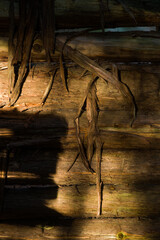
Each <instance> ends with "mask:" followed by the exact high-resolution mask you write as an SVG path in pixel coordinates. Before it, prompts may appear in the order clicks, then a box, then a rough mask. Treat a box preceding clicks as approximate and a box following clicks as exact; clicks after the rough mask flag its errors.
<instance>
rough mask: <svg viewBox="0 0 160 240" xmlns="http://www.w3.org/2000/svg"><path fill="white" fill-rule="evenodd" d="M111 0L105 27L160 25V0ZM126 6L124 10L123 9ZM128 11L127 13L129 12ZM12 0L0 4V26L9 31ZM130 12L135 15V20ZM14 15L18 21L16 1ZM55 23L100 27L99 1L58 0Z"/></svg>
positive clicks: (106, 5)
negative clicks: (123, 0)
mask: <svg viewBox="0 0 160 240" xmlns="http://www.w3.org/2000/svg"><path fill="white" fill-rule="evenodd" d="M121 3H123V2H121V1H116V0H110V1H108V2H107V1H104V2H102V6H101V7H102V9H103V13H102V14H103V15H104V25H105V27H106V28H107V27H118V26H122V27H124V26H126V27H128V26H136V25H137V26H159V23H160V13H159V12H160V7H159V1H158V0H152V1H149V0H134V1H130V0H125V2H124V4H121ZM124 5H125V7H124ZM125 8H127V9H128V11H126V9H125ZM8 9H9V0H1V2H0V27H1V29H4V30H5V29H6V28H7V27H8V25H9V19H8ZM128 12H131V13H132V15H134V17H135V20H136V22H135V20H134V19H133V18H132V17H131V16H130V14H129V13H128ZM15 15H16V17H17V18H18V3H17V1H15ZM55 21H56V27H57V29H59V28H67V29H69V28H83V27H85V28H86V27H99V28H100V27H101V13H100V2H99V1H97V0H88V1H86V0H81V1H73V0H65V1H64V0H55Z"/></svg>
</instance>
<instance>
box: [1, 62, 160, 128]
mask: <svg viewBox="0 0 160 240" xmlns="http://www.w3.org/2000/svg"><path fill="white" fill-rule="evenodd" d="M41 66H42V64H39V65H36V67H35V69H34V68H32V70H31V71H30V74H29V76H28V78H27V80H26V82H25V84H24V87H23V90H22V94H21V96H20V98H19V100H18V101H17V104H16V105H15V107H12V108H7V107H5V108H2V109H1V110H0V114H1V119H2V118H3V119H6V120H5V121H4V120H3V119H2V120H1V128H8V126H9V124H12V130H13V131H14V129H15V130H16V128H18V127H20V128H22V129H24V128H26V129H27V127H29V126H30V127H32V128H33V127H34V128H35V127H36V126H37V127H38V125H39V127H43V126H45V124H48V125H47V126H48V127H49V126H50V128H52V127H54V125H55V126H57V123H58V118H62V121H60V123H61V124H60V126H62V125H63V126H64V127H66V128H67V127H68V128H69V129H73V128H74V118H75V116H76V114H77V112H78V108H79V106H80V103H81V101H82V99H83V94H84V92H85V89H86V87H87V84H88V82H89V81H90V78H91V75H90V74H87V75H86V76H84V77H82V78H81V79H78V78H79V76H80V75H81V73H82V72H83V69H82V68H80V67H76V66H72V67H69V68H68V88H69V93H67V92H65V89H64V88H63V85H62V82H61V80H60V76H59V71H57V74H56V77H55V80H54V83H53V86H52V89H51V92H50V95H49V97H48V99H47V101H46V103H45V105H44V106H43V108H42V107H41V106H40V105H38V104H40V103H41V100H42V97H43V94H44V92H45V89H46V87H47V85H48V83H49V80H50V76H48V71H50V74H52V71H53V69H52V68H51V69H50V70H49V69H48V68H46V69H45V67H43V68H42V67H41ZM7 74H8V72H7V70H4V71H1V72H0V76H1V85H0V91H1V95H0V103H1V105H3V103H5V102H6V103H7V101H8V86H7V84H6V78H7ZM33 74H34V76H33ZM77 79H78V80H77ZM121 80H122V81H123V82H124V83H126V84H127V86H128V87H129V88H130V90H131V92H132V94H133V96H134V97H135V101H136V104H137V107H138V113H137V118H136V121H135V122H134V127H135V128H136V127H142V128H143V127H144V125H148V131H150V130H151V129H153V128H154V127H155V128H156V129H157V130H156V131H158V125H154V124H159V119H160V109H159V74H158V73H157V74H154V73H153V74H152V73H148V72H146V73H145V72H144V71H143V72H141V71H126V70H125V71H121ZM79 86H81V87H80V88H79ZM96 86H97V95H98V99H99V109H100V115H99V125H100V127H117V128H119V127H126V126H127V127H128V126H129V124H130V122H131V120H132V112H131V110H130V105H129V104H128V103H126V102H125V99H123V97H122V95H121V94H120V92H119V91H118V90H116V89H114V87H113V86H111V85H110V84H108V85H107V84H106V83H105V82H104V81H103V80H102V79H99V80H98V81H97V84H96ZM39 111H40V112H39ZM38 112H39V113H38ZM34 114H35V115H34ZM47 116H48V117H47ZM16 118H17V119H19V121H18V122H19V124H17V125H16V124H13V123H12V122H11V121H12V119H16ZM43 118H44V120H43ZM52 118H54V121H53V120H52ZM62 122H63V123H62ZM104 123H105V124H104ZM81 126H83V127H84V128H86V127H87V121H86V116H85V113H84V114H83V115H82V118H81ZM117 130H118V129H117Z"/></svg>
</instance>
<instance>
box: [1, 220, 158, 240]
mask: <svg viewBox="0 0 160 240" xmlns="http://www.w3.org/2000/svg"><path fill="white" fill-rule="evenodd" d="M15 224H16V225H12V224H11V223H6V224H0V239H16V240H22V239H25V240H29V239H33V240H37V239H39V240H44V239H70V240H74V239H80V240H82V239H91V240H92V239H93V240H96V239H100V240H105V239H108V240H113V239H115V240H121V239H129V240H135V239H137V240H142V239H144V240H148V239H152V240H155V239H158V238H159V234H160V231H159V222H158V220H157V219H156V220H151V219H149V220H148V219H129V218H127V219H89V220H87V219H77V220H70V219H64V220H62V219H61V220H60V221H58V220H57V221H55V222H52V224H49V223H48V221H47V222H41V223H40V224H37V225H36V226H35V225H34V222H30V226H26V222H25V221H20V222H15ZM93 230H94V231H93ZM7 237H8V238H7Z"/></svg>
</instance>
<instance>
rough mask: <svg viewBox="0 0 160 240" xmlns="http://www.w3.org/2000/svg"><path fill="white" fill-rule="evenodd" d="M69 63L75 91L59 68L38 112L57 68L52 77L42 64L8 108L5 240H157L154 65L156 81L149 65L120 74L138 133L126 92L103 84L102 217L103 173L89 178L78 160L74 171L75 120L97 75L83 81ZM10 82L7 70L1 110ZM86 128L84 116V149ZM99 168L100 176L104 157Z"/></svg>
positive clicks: (159, 178) (4, 126) (4, 124)
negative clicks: (99, 210)
mask: <svg viewBox="0 0 160 240" xmlns="http://www.w3.org/2000/svg"><path fill="white" fill-rule="evenodd" d="M67 64H68V66H69V68H68V87H69V93H67V92H66V91H65V90H64V87H63V83H62V81H61V79H60V75H59V70H58V71H57V73H56V76H55V80H54V83H53V86H52V89H51V91H50V94H49V97H48V98H47V101H46V103H45V104H44V106H43V107H42V106H40V105H39V103H41V100H42V97H43V94H44V92H45V89H46V87H47V85H48V82H49V80H50V75H51V74H52V73H53V72H54V69H55V66H54V65H52V67H50V69H49V68H48V67H45V65H43V64H40V63H39V64H37V65H36V66H35V65H34V66H35V67H33V68H32V70H31V72H30V74H29V77H28V78H27V81H26V82H25V84H24V88H23V91H22V95H21V97H20V98H19V100H18V102H17V104H16V105H15V107H12V108H10V107H4V108H1V109H0V146H1V151H0V161H1V163H2V164H3V162H4V161H5V159H6V148H7V149H9V150H10V154H9V162H8V163H9V164H8V173H7V182H6V183H5V186H4V201H3V206H2V210H3V211H2V212H1V213H0V219H1V225H0V239H5V238H6V239H7V238H8V239H12V240H13V239H22V238H23V239H30V238H32V239H37V238H38V239H46V238H53V239H54V238H55V239H67V238H68V239H97V238H98V239H106V238H107V239H118V240H120V239H129V240H132V239H139V240H140V239H144V240H148V239H153V240H154V239H157V238H158V236H159V214H160V208H159V206H160V200H159V199H160V198H159V190H160V184H159V183H160V174H159V173H160V164H159V159H160V148H159V146H160V144H159V143H160V122H159V119H160V110H159V73H158V70H157V68H156V66H154V67H155V69H154V73H152V69H151V66H148V65H147V66H144V65H143V67H142V69H141V67H140V66H139V67H138V69H137V71H136V70H135V67H131V66H130V65H129V66H124V65H123V66H121V67H120V68H119V69H121V70H120V75H121V81H123V82H124V83H126V84H127V85H128V86H129V88H130V90H131V91H132V93H133V95H134V97H135V100H136V103H137V106H138V115H137V118H136V120H135V122H134V124H133V127H132V128H131V127H130V126H129V123H130V120H131V119H130V118H131V112H130V106H129V104H127V103H126V102H125V100H124V99H123V97H122V96H121V94H120V92H119V91H118V90H115V89H114V88H113V87H112V86H111V85H110V84H106V83H105V82H104V81H103V80H102V79H99V80H98V81H97V83H96V88H97V95H98V100H99V103H98V104H99V108H100V112H99V122H98V126H99V129H100V134H101V138H102V142H103V143H104V144H103V152H102V176H101V177H102V181H103V183H104V186H103V201H102V218H100V219H96V218H95V216H96V213H97V192H96V174H91V173H90V172H88V171H86V170H85V168H84V166H83V164H82V161H81V159H80V158H78V159H77V161H76V162H75V164H74V166H73V167H72V168H71V169H70V171H69V172H67V170H68V169H69V167H70V166H71V164H72V163H73V161H74V159H75V157H76V155H77V153H78V146H77V141H76V137H75V127H74V121H73V120H74V118H75V116H76V115H77V111H78V109H79V105H80V103H81V101H82V98H83V95H84V91H85V89H86V87H87V84H88V82H89V81H90V79H91V75H90V74H89V73H86V75H85V76H83V77H82V78H80V79H79V76H80V75H81V73H82V72H83V69H82V68H80V67H78V66H75V65H74V66H73V64H72V63H68V62H67ZM103 64H104V65H105V64H107V63H104V62H103ZM1 65H2V66H3V67H5V66H6V63H5V62H1ZM42 66H43V68H42ZM118 66H120V65H118ZM48 70H49V71H48ZM48 72H49V73H48ZM155 72H156V73H155ZM7 74H8V71H7V70H2V71H0V77H1V78H0V79H1V81H0V93H1V95H0V102H1V105H3V103H4V102H7V101H8V88H7V85H6V79H7ZM77 79H79V80H77ZM87 125H88V123H87V116H86V113H84V114H83V116H82V118H81V119H80V130H81V136H82V139H84V143H85V144H86V143H87ZM85 146H86V145H85ZM92 162H93V165H92V166H93V169H94V170H95V169H96V159H95V158H94V159H93V160H92ZM31 218H32V220H31ZM55 218H56V219H55ZM15 219H17V220H15ZM22 219H23V221H22ZM95 226H96V227H95ZM13 232H14V233H13Z"/></svg>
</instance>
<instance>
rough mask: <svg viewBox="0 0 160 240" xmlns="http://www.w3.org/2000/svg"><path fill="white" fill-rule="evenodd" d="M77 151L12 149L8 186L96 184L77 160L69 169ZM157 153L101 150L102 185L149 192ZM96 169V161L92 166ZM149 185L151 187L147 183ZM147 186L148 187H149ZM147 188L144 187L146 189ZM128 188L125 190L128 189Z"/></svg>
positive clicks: (157, 169)
mask: <svg viewBox="0 0 160 240" xmlns="http://www.w3.org/2000/svg"><path fill="white" fill-rule="evenodd" d="M76 154H77V149H67V150H61V149H60V148H59V149H57V150H48V149H43V150H42V149H37V148H35V149H32V150H31V149H28V148H27V149H25V148H21V149H19V148H18V149H14V150H13V151H12V153H11V155H10V160H9V166H8V174H7V184H9V185H12V184H13V185H14V184H16V185H21V184H22V185H23V184H27V185H47V184H49V185H50V186H55V185H65V186H70V185H82V184H84V183H86V182H87V183H88V184H95V180H96V175H95V173H93V174H91V173H90V172H87V171H86V169H85V168H84V166H83V164H82V161H81V159H80V158H78V160H77V161H76V163H75V164H74V166H73V167H72V169H71V170H70V171H69V172H68V169H69V167H70V166H71V164H72V162H73V161H74V159H75V157H76ZM159 159H160V150H150V149H148V150H118V149H109V150H106V149H104V150H103V155H102V179H103V183H104V184H110V185H113V186H114V185H115V186H116V185H119V184H120V185H122V184H124V185H128V186H129V188H130V189H132V187H133V186H132V184H133V185H134V186H137V188H139V189H141V188H143V183H145V182H147V186H148V188H149V187H150V185H152V184H153V183H155V184H156V183H157V184H158V183H159V180H160V174H159V172H160V164H159ZM92 166H93V169H96V160H95V159H93V162H92ZM149 182H150V183H149ZM148 184H149V185H148ZM147 186H146V187H147ZM127 188H128V187H127Z"/></svg>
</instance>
